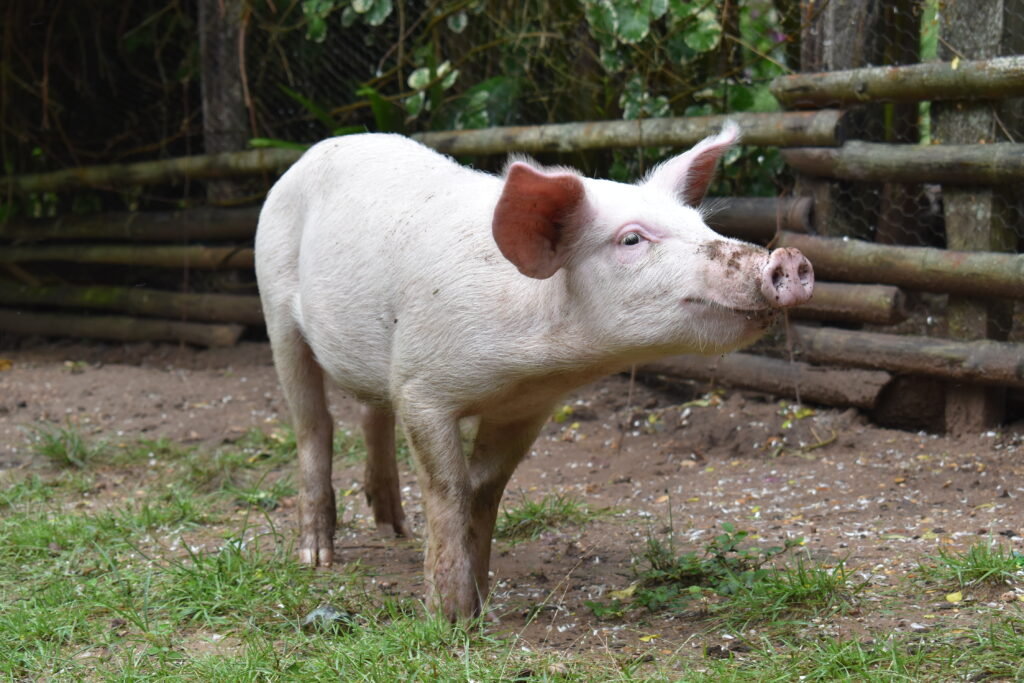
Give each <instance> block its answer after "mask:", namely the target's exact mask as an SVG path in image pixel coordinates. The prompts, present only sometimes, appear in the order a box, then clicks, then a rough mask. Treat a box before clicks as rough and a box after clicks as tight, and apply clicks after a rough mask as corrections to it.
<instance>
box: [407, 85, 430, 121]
mask: <svg viewBox="0 0 1024 683" xmlns="http://www.w3.org/2000/svg"><path fill="white" fill-rule="evenodd" d="M426 99H427V95H426V93H424V92H423V91H422V90H420V91H419V92H417V93H415V94H413V95H410V96H409V97H407V98H405V111H406V112H407V113H408V114H409V116H412V117H416V116H419V115H420V112H421V111H423V103H424V102H425V101H426Z"/></svg>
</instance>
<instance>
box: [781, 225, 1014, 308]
mask: <svg viewBox="0 0 1024 683" xmlns="http://www.w3.org/2000/svg"><path fill="white" fill-rule="evenodd" d="M776 246H779V247H796V248H797V249H799V250H800V251H802V252H803V253H804V256H806V257H807V258H808V259H809V260H810V262H811V264H812V265H813V266H814V273H815V276H816V277H820V278H821V279H823V280H833V281H839V282H865V283H880V284H886V285H895V286H897V287H903V288H905V289H912V290H918V291H924V292H937V293H940V294H963V295H965V296H979V297H1005V298H1009V299H1021V298H1024V254H1009V253H999V252H973V251H949V250H946V249H934V248H932V247H896V246H889V245H880V244H873V243H871V242H864V241H862V240H847V239H842V238H837V237H815V236H812V235H799V234H797V233H792V232H786V233H782V234H781V235H780V236H779V239H778V241H777V243H776Z"/></svg>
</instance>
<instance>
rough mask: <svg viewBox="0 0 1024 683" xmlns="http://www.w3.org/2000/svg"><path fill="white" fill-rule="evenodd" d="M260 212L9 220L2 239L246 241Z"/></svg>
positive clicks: (139, 213)
mask: <svg viewBox="0 0 1024 683" xmlns="http://www.w3.org/2000/svg"><path fill="white" fill-rule="evenodd" d="M259 215H260V209H259V207H247V208H244V209H218V208H211V207H204V208H199V209H184V210H182V211H117V212H109V213H94V214H86V215H78V216H76V215H65V216H59V217H57V218H41V219H31V218H29V219H26V218H11V219H9V220H8V221H7V222H6V223H0V238H2V239H10V240H16V241H19V242H39V241H53V240H130V241H153V242H175V241H185V240H190V241H192V240H248V239H252V237H253V235H254V234H255V233H256V221H257V220H258V219H259Z"/></svg>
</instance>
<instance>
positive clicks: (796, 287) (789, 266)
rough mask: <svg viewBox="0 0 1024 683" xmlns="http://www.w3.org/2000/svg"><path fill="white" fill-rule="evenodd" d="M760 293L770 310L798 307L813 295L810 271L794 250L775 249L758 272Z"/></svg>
mask: <svg viewBox="0 0 1024 683" xmlns="http://www.w3.org/2000/svg"><path fill="white" fill-rule="evenodd" d="M761 293H762V294H764V297H765V298H766V299H767V300H768V301H769V303H770V304H771V305H772V306H773V307H777V308H788V307H789V306H799V305H800V304H802V303H805V302H806V301H808V300H810V298H811V294H813V293H814V268H812V267H811V262H810V261H808V260H807V258H806V257H805V256H804V255H803V254H801V253H800V251H799V250H798V249H776V250H775V251H773V252H772V253H770V254H768V262H767V263H766V264H765V266H764V270H762V271H761Z"/></svg>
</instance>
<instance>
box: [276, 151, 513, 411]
mask: <svg viewBox="0 0 1024 683" xmlns="http://www.w3.org/2000/svg"><path fill="white" fill-rule="evenodd" d="M499 192H500V183H499V181H498V180H497V179H496V178H494V177H492V176H488V175H486V174H483V173H479V172H476V171H472V170H469V169H466V168H464V167H462V166H460V165H458V164H456V163H455V162H453V161H452V160H450V159H448V158H446V157H443V156H441V155H439V154H436V153H434V152H433V151H431V150H429V149H427V148H425V147H423V146H422V145H419V144H418V143H415V142H413V141H411V140H408V139H406V138H403V137H401V136H396V135H356V136H346V137H342V138H333V139H330V140H325V141H324V142H321V143H319V144H317V145H315V146H314V147H313V148H311V149H310V150H309V151H308V152H307V153H306V154H305V155H303V157H302V158H301V159H300V160H299V161H298V162H297V163H296V164H295V165H294V166H293V167H292V168H291V169H289V171H288V172H287V173H286V174H285V175H284V176H282V178H281V180H280V181H279V182H278V184H277V185H275V187H274V188H273V190H272V192H271V194H270V195H269V196H268V199H267V203H266V205H265V208H264V212H263V215H261V220H260V228H259V231H258V234H257V261H258V262H262V264H261V263H258V264H257V272H258V275H259V276H260V286H261V294H262V295H263V296H269V297H271V299H272V300H275V301H276V302H277V303H276V305H277V306H278V307H280V308H284V309H287V314H286V315H287V316H288V318H290V320H291V321H293V322H294V324H296V325H297V326H298V327H299V328H300V329H301V331H302V334H303V336H304V338H305V339H306V340H307V342H308V343H309V344H310V346H311V348H312V349H313V351H314V352H315V353H316V356H317V358H318V360H319V361H320V364H321V365H322V366H323V367H324V369H325V370H326V371H327V372H328V374H330V375H331V376H332V377H333V378H334V380H335V381H336V382H337V383H339V384H340V385H342V386H343V387H344V388H346V389H348V390H350V391H352V392H353V393H355V394H356V395H357V396H360V397H361V398H364V399H368V400H373V399H375V398H379V399H380V400H386V399H387V398H388V384H389V381H390V376H391V369H392V368H391V366H392V364H393V361H394V338H395V336H396V334H397V333H398V331H399V329H401V328H403V327H404V328H406V329H408V328H409V326H410V325H417V326H419V325H422V323H423V320H424V319H428V318H430V317H431V316H433V315H435V314H436V312H435V311H432V310H431V309H432V307H434V306H436V305H438V304H441V301H435V300H437V298H438V296H439V295H441V297H442V299H446V298H447V296H446V295H449V296H450V295H451V293H452V291H453V289H456V288H458V287H462V288H465V284H466V281H467V279H471V278H473V277H474V275H473V273H472V271H473V270H474V264H476V265H477V266H478V267H479V266H486V267H485V268H484V270H485V271H486V270H489V269H491V268H493V265H494V264H495V263H498V262H499V261H500V264H499V269H500V270H505V269H506V267H508V268H512V267H511V264H508V263H507V262H505V261H504V260H503V259H501V258H500V255H499V254H498V251H497V247H496V245H495V244H494V241H493V238H492V237H491V234H490V221H491V215H492V213H493V208H494V204H495V203H496V201H497V197H498V193H499ZM271 251H272V252H275V253H273V254H269V253H261V252H271ZM273 271H279V272H282V273H284V274H285V275H286V277H284V278H283V280H282V282H280V283H278V281H277V278H270V282H272V283H273V284H269V283H268V284H265V283H264V279H265V276H264V273H266V272H273ZM512 272H513V273H514V268H512ZM450 331H451V330H449V332H450ZM424 343H427V340H424Z"/></svg>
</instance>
